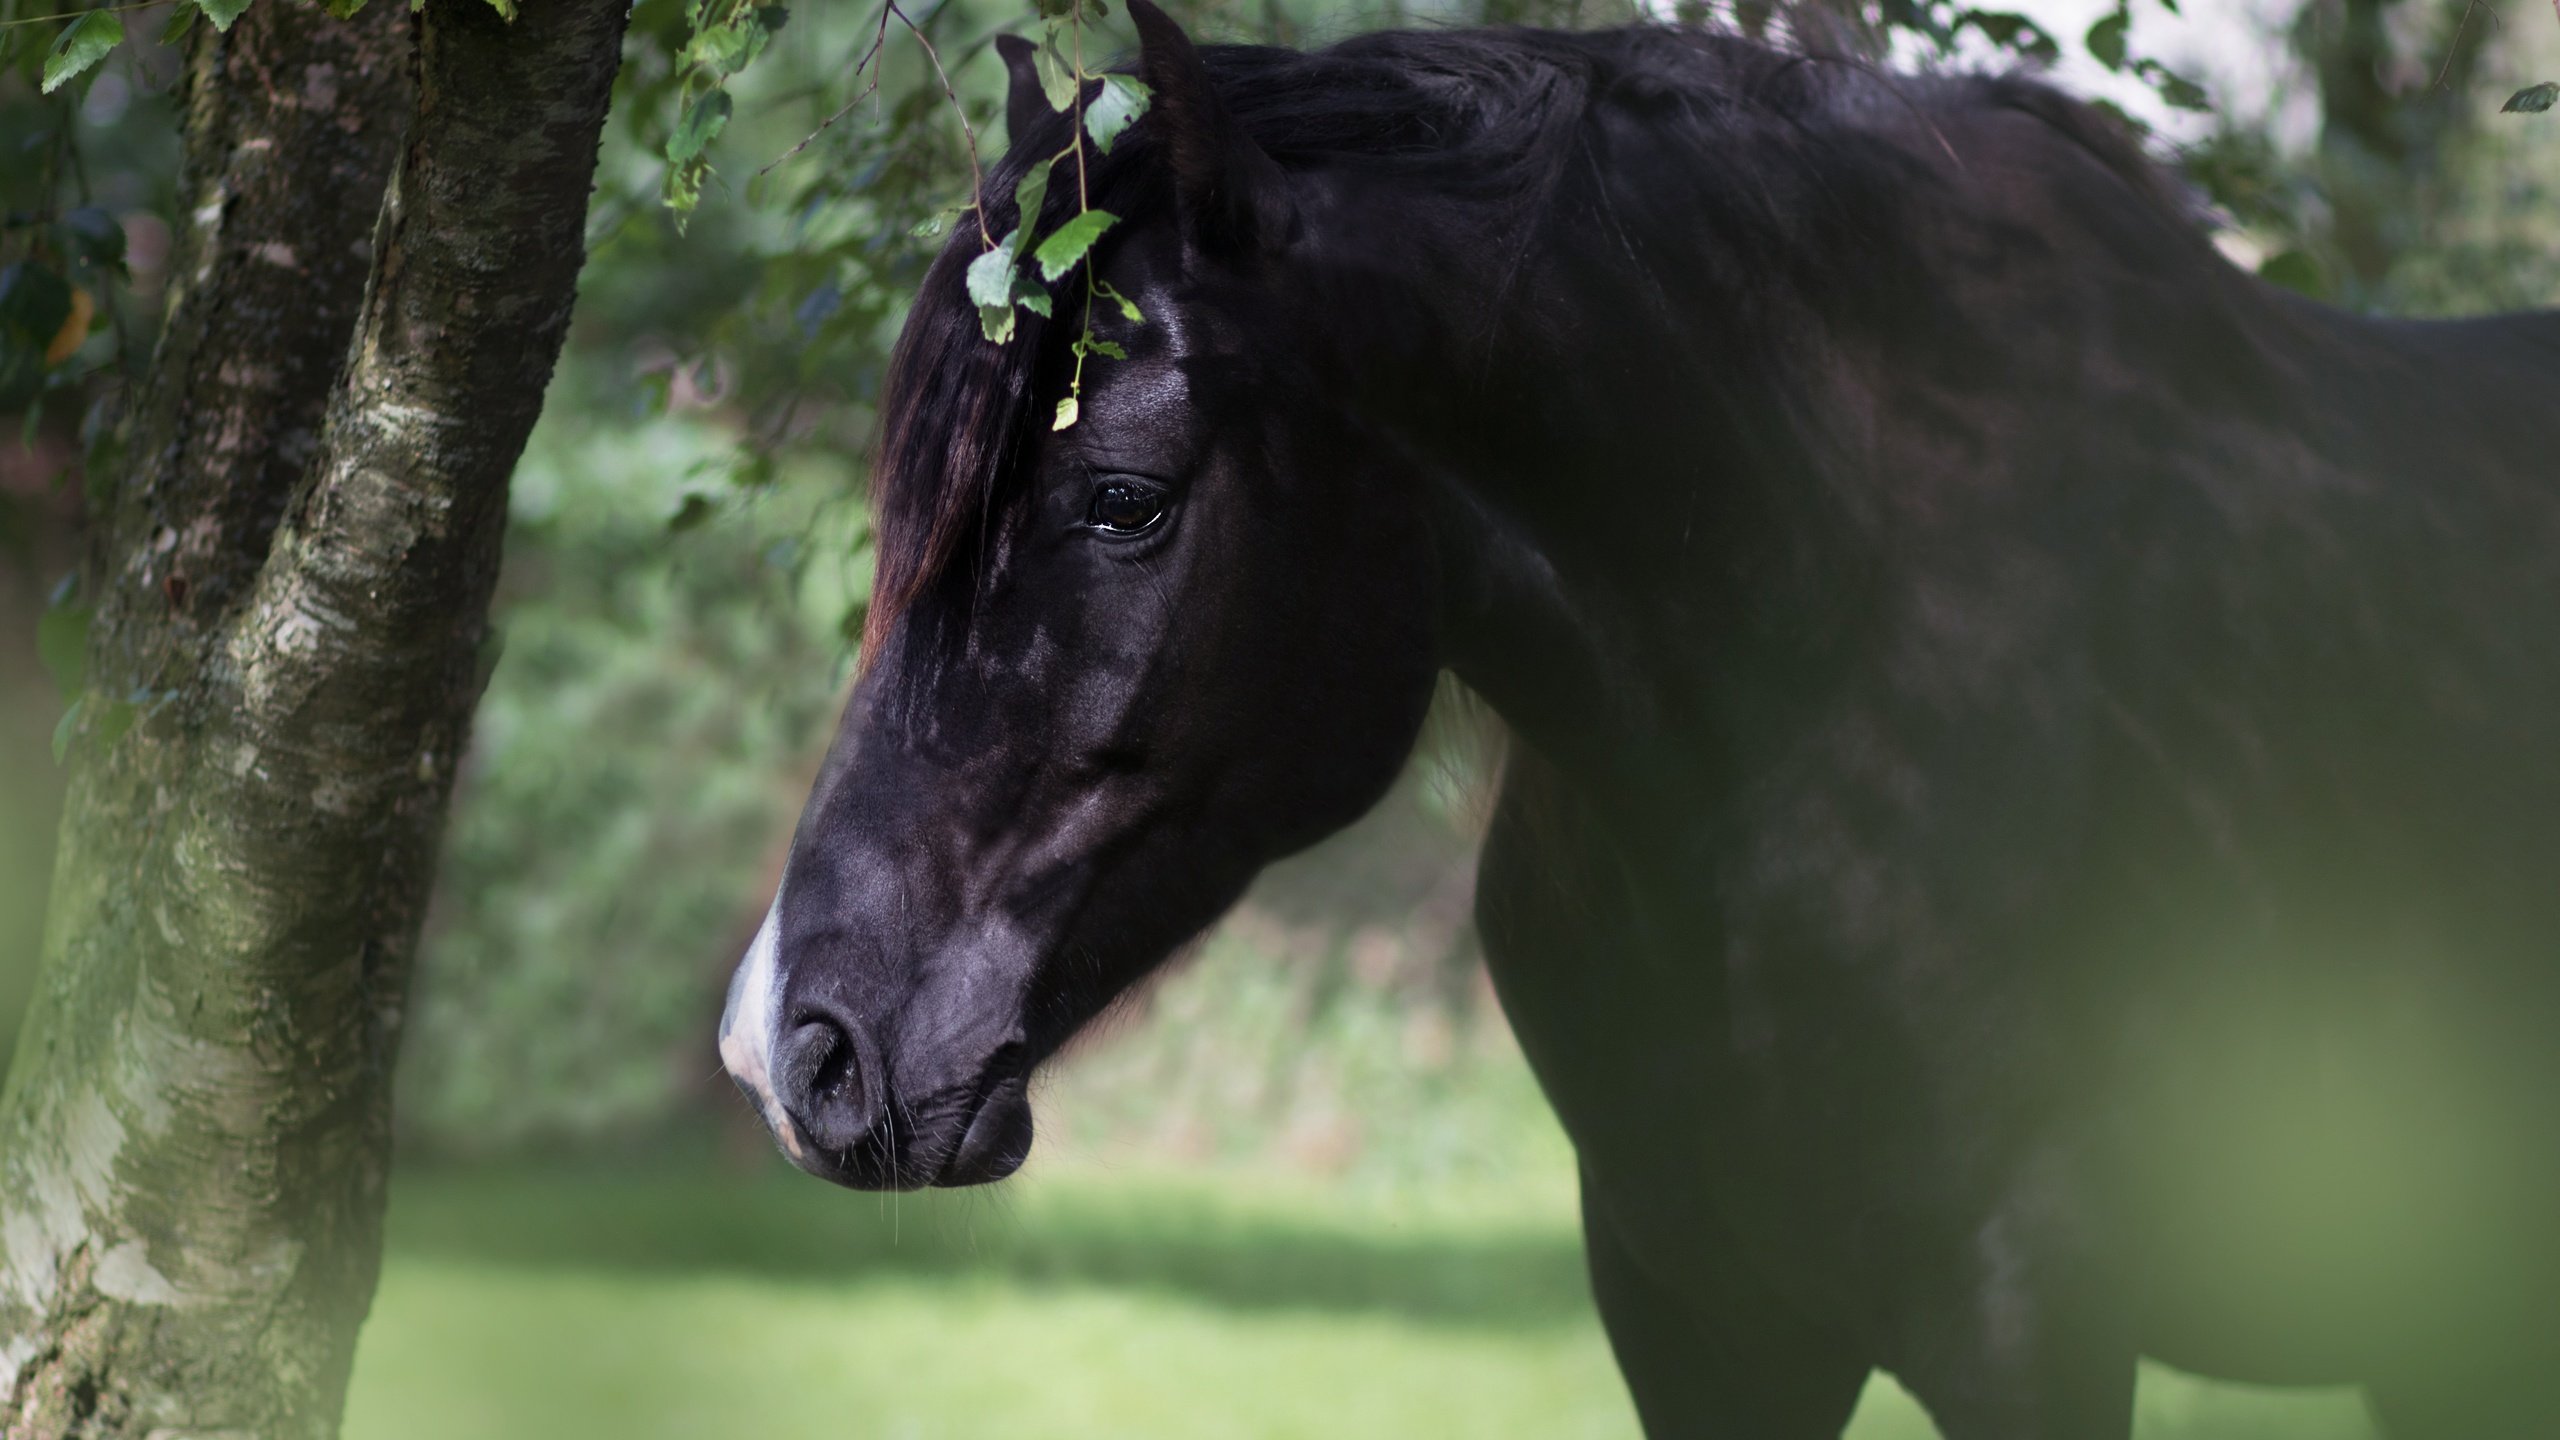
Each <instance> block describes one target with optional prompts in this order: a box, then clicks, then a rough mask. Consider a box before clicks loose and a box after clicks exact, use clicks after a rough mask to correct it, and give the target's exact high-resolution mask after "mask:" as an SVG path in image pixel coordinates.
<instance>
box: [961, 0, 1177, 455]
mask: <svg viewBox="0 0 2560 1440" xmlns="http://www.w3.org/2000/svg"><path fill="white" fill-rule="evenodd" d="M1041 12H1042V18H1043V20H1044V21H1045V29H1046V34H1045V35H1044V36H1043V38H1042V41H1041V43H1040V45H1039V48H1038V50H1037V52H1036V53H1035V55H1034V59H1033V63H1034V64H1035V65H1036V66H1037V68H1038V73H1039V78H1040V91H1041V94H1042V96H1043V98H1045V99H1046V100H1047V101H1048V103H1049V107H1050V109H1052V110H1055V111H1061V112H1065V113H1068V114H1073V115H1076V116H1077V117H1078V119H1077V123H1076V124H1074V125H1071V126H1069V127H1068V130H1067V143H1066V144H1065V145H1064V146H1063V147H1061V148H1060V149H1059V150H1058V151H1056V152H1055V153H1054V154H1050V155H1046V156H1042V157H1040V158H1038V159H1036V160H1034V161H1033V162H1032V164H1031V169H1030V171H1029V173H1027V174H1025V175H1024V176H1023V178H1022V181H1021V183H1020V184H1018V185H1016V186H1015V187H1014V195H1013V198H1014V212H1015V223H1014V228H1013V229H1012V230H1011V231H1010V232H1008V233H1007V234H1006V235H1005V236H1004V238H1003V239H1001V240H995V239H990V238H987V236H986V230H985V226H986V218H985V217H986V197H985V194H984V192H983V189H981V191H980V193H979V194H977V195H976V196H975V197H973V198H974V201H975V208H976V209H977V212H978V216H979V232H980V237H981V239H982V240H984V241H985V244H986V249H985V251H984V252H983V253H981V254H980V255H979V256H978V258H977V259H975V260H973V261H971V262H970V264H969V271H968V286H969V299H970V301H971V303H973V304H975V305H976V306H977V307H978V320H979V324H980V326H981V328H982V329H983V330H984V331H985V333H986V337H987V339H988V340H990V341H992V342H993V343H995V344H998V345H1002V344H1004V343H1006V342H1007V341H1009V340H1011V339H1012V338H1013V333H1014V310H1015V307H1017V306H1019V307H1020V308H1022V309H1025V310H1029V311H1031V312H1032V313H1033V314H1035V315H1039V316H1041V317H1043V318H1047V317H1049V316H1050V315H1051V314H1052V313H1053V306H1054V303H1055V302H1054V300H1053V298H1052V297H1051V295H1050V293H1049V290H1048V286H1049V285H1050V284H1054V283H1055V282H1057V281H1059V280H1062V279H1064V278H1066V276H1067V274H1068V272H1070V271H1072V270H1074V269H1076V268H1077V267H1078V266H1079V265H1084V261H1085V260H1086V258H1087V257H1088V256H1090V255H1091V254H1092V253H1093V247H1094V246H1095V245H1097V244H1099V243H1100V242H1101V240H1102V237H1103V236H1104V235H1106V234H1108V233H1109V232H1110V230H1111V227H1112V226H1114V225H1117V224H1119V223H1120V217H1118V216H1116V215H1114V214H1112V213H1111V212H1110V211H1108V210H1098V209H1095V208H1094V206H1093V203H1092V196H1091V187H1090V185H1089V183H1088V177H1087V168H1086V159H1085V146H1086V144H1087V143H1090V144H1091V145H1092V146H1093V148H1094V149H1096V150H1098V151H1100V152H1102V153H1103V154H1106V155H1108V154H1110V153H1111V147H1112V145H1113V144H1114V143H1115V142H1117V141H1118V140H1119V138H1120V136H1121V135H1122V134H1123V133H1125V132H1126V131H1127V130H1128V128H1129V127H1130V126H1131V125H1132V124H1135V123H1136V122H1137V120H1138V118H1139V117H1140V116H1142V115H1144V114H1146V113H1147V106H1148V105H1149V103H1150V102H1151V100H1152V97H1151V96H1150V95H1149V93H1148V90H1147V86H1146V83H1145V82H1144V81H1142V80H1139V79H1138V78H1137V77H1136V76H1134V75H1124V74H1120V73H1117V72H1111V73H1104V74H1096V73H1094V72H1092V71H1090V70H1088V69H1087V68H1086V66H1085V50H1084V25H1085V17H1086V15H1087V14H1088V13H1090V14H1091V15H1093V16H1094V17H1095V18H1100V17H1101V16H1103V15H1105V14H1107V13H1108V12H1107V10H1106V8H1105V5H1104V0H1041ZM1080 101H1081V105H1082V108H1081V110H1080V111H1079V109H1078V104H1079V102H1080ZM1017 138H1018V137H1017ZM1067 161H1071V162H1073V171H1074V181H1075V206H1074V208H1073V209H1072V210H1070V211H1069V212H1068V213H1067V214H1066V215H1065V216H1064V217H1062V218H1061V219H1060V220H1059V221H1058V223H1057V224H1056V225H1055V226H1053V227H1051V229H1050V231H1049V233H1048V234H1047V235H1046V236H1045V237H1043V238H1042V239H1040V240H1039V242H1038V243H1037V244H1033V243H1031V240H1030V237H1031V235H1032V233H1033V232H1034V231H1035V230H1036V229H1037V228H1038V226H1039V224H1040V217H1041V211H1042V207H1043V206H1044V205H1045V203H1046V202H1047V200H1048V194H1049V183H1050V175H1051V172H1052V171H1054V170H1055V169H1056V168H1057V166H1058V165H1059V164H1060V163H1061V162H1067ZM1026 251H1027V252H1028V254H1027V259H1028V263H1027V264H1026V263H1025V261H1026ZM1035 268H1036V269H1037V271H1038V272H1039V274H1038V278H1037V279H1034V278H1033V276H1032V271H1033V270H1034V269H1035ZM1080 298H1081V302H1082V318H1081V324H1080V327H1079V333H1078V335H1077V337H1076V339H1075V342H1074V344H1073V345H1071V346H1070V347H1069V353H1070V354H1072V355H1073V357H1074V359H1075V369H1074V371H1073V373H1072V375H1071V377H1070V378H1069V380H1068V382H1067V393H1066V395H1065V396H1064V397H1063V398H1061V399H1060V400H1059V401H1058V408H1057V414H1056V416H1055V417H1054V419H1053V420H1052V422H1051V428H1053V429H1058V430H1064V429H1066V428H1067V427H1068V426H1070V425H1073V424H1075V423H1076V415H1077V412H1078V410H1079V409H1080V408H1081V406H1082V403H1083V399H1084V364H1085V361H1086V360H1088V359H1091V358H1092V357H1094V356H1096V355H1099V356H1102V357H1104V358H1106V359H1112V360H1125V359H1127V358H1128V355H1127V353H1126V352H1125V351H1124V350H1122V349H1121V347H1120V346H1119V345H1118V344H1116V343H1114V342H1112V341H1109V340H1105V339H1103V338H1101V337H1100V336H1098V335H1096V334H1094V331H1093V302H1094V301H1095V300H1097V299H1102V300H1108V301H1109V302H1110V303H1111V304H1112V305H1113V306H1115V307H1116V308H1117V309H1118V310H1119V312H1120V314H1121V316H1122V318H1124V319H1126V320H1128V321H1129V322H1131V323H1132V324H1135V323H1137V322H1138V321H1139V320H1140V319H1141V318H1143V317H1141V315H1140V314H1139V311H1138V307H1137V305H1136V304H1135V303H1133V302H1132V301H1131V300H1130V299H1129V298H1128V297H1127V296H1125V295H1123V294H1121V293H1120V292H1119V291H1117V290H1115V289H1113V288H1112V287H1111V286H1110V285H1109V284H1108V283H1107V282H1105V281H1104V280H1103V279H1102V278H1101V277H1100V276H1098V275H1096V274H1094V273H1093V267H1092V266H1090V265H1084V292H1083V295H1082V296H1081V297H1080Z"/></svg>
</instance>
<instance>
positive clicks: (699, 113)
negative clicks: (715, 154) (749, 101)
mask: <svg viewBox="0 0 2560 1440" xmlns="http://www.w3.org/2000/svg"><path fill="white" fill-rule="evenodd" d="M731 105H732V102H731V101H730V99H729V92H728V91H726V90H706V91H704V92H703V94H702V97H701V98H700V99H698V100H696V101H694V102H693V104H691V105H689V106H687V107H686V108H685V112H684V119H682V120H681V121H678V122H677V124H676V133H674V134H673V135H670V136H668V137H667V159H669V160H670V161H673V162H674V163H676V164H678V165H682V164H684V163H685V162H686V161H689V160H691V159H693V158H694V157H695V156H697V155H700V154H701V153H702V152H703V150H704V149H706V148H708V147H709V146H710V144H711V142H712V141H713V140H715V139H718V138H719V135H720V132H721V131H722V130H724V129H726V128H727V127H728V124H729V111H730V108H731Z"/></svg>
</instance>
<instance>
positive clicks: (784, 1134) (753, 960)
mask: <svg viewBox="0 0 2560 1440" xmlns="http://www.w3.org/2000/svg"><path fill="white" fill-rule="evenodd" d="M790 883H791V876H790V873H789V872H788V871H786V872H784V874H783V877H782V884H783V885H789V884H790ZM781 961H782V889H781V886H777V887H775V889H774V895H773V908H772V909H770V910H767V911H766V912H765V915H764V924H763V926H762V927H760V928H759V929H758V930H757V931H756V938H755V939H753V940H751V941H749V942H747V955H746V958H745V959H743V960H740V961H739V962H738V973H737V974H735V975H733V976H731V977H730V980H729V1004H728V1007H727V1008H726V1009H724V1010H722V1011H721V1012H720V1063H721V1064H722V1065H723V1066H726V1067H727V1068H728V1071H729V1074H730V1077H731V1078H733V1079H735V1080H736V1081H737V1082H738V1083H739V1084H741V1085H743V1086H745V1087H746V1088H747V1093H748V1094H750V1095H753V1096H754V1097H755V1100H756V1108H757V1109H759V1110H762V1111H763V1112H764V1123H765V1124H767V1125H769V1126H771V1127H772V1128H773V1136H774V1138H775V1139H776V1140H779V1141H781V1142H782V1151H783V1153H784V1154H786V1155H789V1156H790V1157H791V1158H792V1159H794V1160H798V1159H799V1158H800V1154H801V1146H800V1132H799V1130H798V1129H797V1128H795V1127H794V1126H793V1125H792V1123H791V1117H790V1116H789V1115H786V1114H784V1113H783V1109H782V1101H781V1100H780V1099H778V1098H776V1097H775V1095H774V1093H773V1047H774V1040H775V1035H774V1032H775V1030H776V1028H777V1027H778V1026H779V1024H780V1015H779V1013H778V1002H779V999H780V995H781V988H782V980H781V968H782V965H781Z"/></svg>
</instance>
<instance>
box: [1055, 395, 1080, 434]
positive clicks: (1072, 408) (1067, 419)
mask: <svg viewBox="0 0 2560 1440" xmlns="http://www.w3.org/2000/svg"><path fill="white" fill-rule="evenodd" d="M1074 423H1076V397H1074V396H1073V395H1070V396H1068V397H1066V398H1065V399H1063V400H1061V401H1059V402H1058V418H1057V419H1055V420H1052V421H1050V422H1049V428H1050V429H1052V430H1064V429H1066V428H1067V427H1068V426H1070V425H1073V424H1074Z"/></svg>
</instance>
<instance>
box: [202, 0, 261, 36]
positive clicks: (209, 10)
mask: <svg viewBox="0 0 2560 1440" xmlns="http://www.w3.org/2000/svg"><path fill="white" fill-rule="evenodd" d="M196 8H197V9H199V10H202V11H203V12H204V18H206V19H207V20H210V21H212V22H213V28H214V29H216V30H228V29H230V28H231V22H232V21H234V20H237V19H239V18H240V17H241V16H242V15H243V14H246V13H247V12H248V9H249V0H196Z"/></svg>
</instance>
